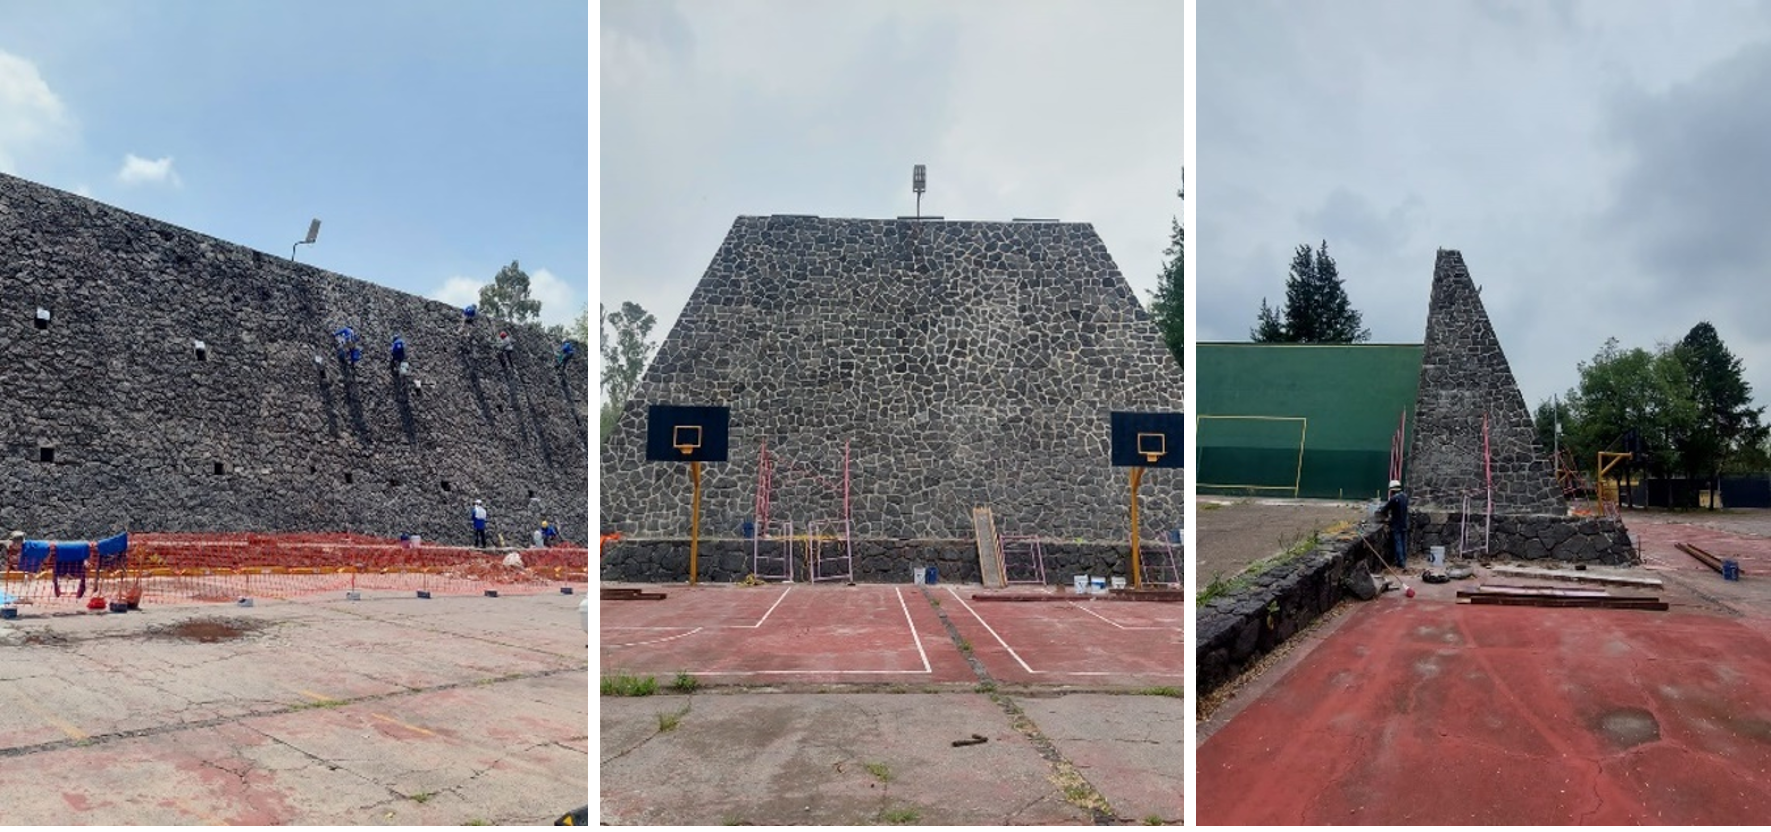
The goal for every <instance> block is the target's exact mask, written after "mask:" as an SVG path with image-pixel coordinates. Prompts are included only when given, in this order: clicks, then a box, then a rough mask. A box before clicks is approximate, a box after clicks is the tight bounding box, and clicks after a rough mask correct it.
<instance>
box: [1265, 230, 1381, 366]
mask: <svg viewBox="0 0 1771 832" xmlns="http://www.w3.org/2000/svg"><path fill="white" fill-rule="evenodd" d="M1249 337H1250V338H1251V339H1253V340H1254V341H1256V342H1259V343H1290V344H1357V343H1362V342H1365V341H1369V340H1371V330H1369V329H1365V328H1364V327H1363V326H1361V316H1360V314H1359V312H1358V311H1357V310H1355V309H1354V308H1353V303H1352V301H1351V300H1348V298H1347V289H1346V287H1345V286H1343V285H1342V283H1341V276H1340V269H1339V268H1338V267H1336V266H1335V263H1334V258H1332V257H1329V256H1328V241H1327V240H1323V241H1322V247H1321V249H1320V250H1318V251H1316V252H1311V251H1310V247H1309V246H1308V245H1300V246H1298V248H1297V251H1296V252H1295V253H1294V254H1293V255H1292V258H1291V274H1290V276H1288V277H1287V278H1286V279H1285V303H1283V304H1281V305H1280V306H1279V308H1277V309H1274V308H1272V307H1269V306H1268V305H1267V299H1266V298H1261V311H1260V313H1259V315H1258V316H1257V317H1256V319H1255V327H1254V329H1251V330H1249Z"/></svg>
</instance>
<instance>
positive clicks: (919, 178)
mask: <svg viewBox="0 0 1771 832" xmlns="http://www.w3.org/2000/svg"><path fill="white" fill-rule="evenodd" d="M928 189H929V168H928V165H917V166H916V167H914V168H911V170H910V190H913V191H915V192H916V215H917V216H918V217H920V216H922V192H923V191H926V190H928Z"/></svg>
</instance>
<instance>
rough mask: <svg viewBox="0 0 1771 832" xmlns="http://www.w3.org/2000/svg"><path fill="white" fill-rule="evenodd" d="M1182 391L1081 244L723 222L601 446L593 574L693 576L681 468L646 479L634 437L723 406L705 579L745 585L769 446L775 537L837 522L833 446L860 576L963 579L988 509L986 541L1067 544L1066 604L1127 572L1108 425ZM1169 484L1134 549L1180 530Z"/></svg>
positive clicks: (1073, 231) (1090, 233) (1047, 227)
mask: <svg viewBox="0 0 1771 832" xmlns="http://www.w3.org/2000/svg"><path fill="white" fill-rule="evenodd" d="M1182 385H1183V378H1182V373H1181V368H1180V366H1179V364H1178V363H1177V362H1175V360H1174V358H1173V357H1172V355H1170V353H1169V352H1168V350H1167V348H1166V347H1165V346H1164V345H1163V343H1162V338H1161V335H1160V334H1159V333H1158V332H1157V329H1156V326H1155V324H1154V323H1153V322H1152V321H1151V319H1150V317H1149V315H1148V314H1147V313H1146V312H1145V311H1144V310H1143V308H1142V307H1141V306H1140V305H1139V303H1138V301H1137V297H1136V295H1135V294H1134V293H1133V291H1132V289H1131V286H1130V285H1129V284H1127V283H1126V281H1125V278H1124V277H1123V276H1121V275H1120V273H1119V270H1118V268H1117V267H1116V266H1115V265H1114V263H1113V259H1112V257H1111V256H1110V255H1109V254H1108V253H1107V249H1106V246H1105V245H1104V244H1103V243H1102V242H1101V239H1100V237H1099V236H1098V235H1097V234H1096V233H1095V231H1094V229H1093V227H1092V226H1089V225H1086V224H1078V223H1047V222H1040V223H1029V222H1014V223H1005V222H945V221H933V220H930V221H914V220H865V219H820V218H817V217H801V216H773V217H740V218H738V220H737V221H736V222H735V223H733V225H732V229H731V231H730V233H729V234H727V236H726V239H725V242H724V243H723V244H722V245H721V246H720V248H719V251H718V252H717V253H716V254H715V255H714V257H713V262H712V263H711V264H710V265H709V266H708V269H707V272H706V273H705V275H704V276H703V277H702V278H701V281H700V283H699V284H698V285H697V286H696V288H695V291H694V293H693V295H692V296H691V297H690V298H689V302H688V304H687V305H686V306H685V307H684V309H683V312H682V315H681V317H680V318H679V319H678V321H677V324H676V326H675V327H674V328H673V329H672V330H671V332H670V335H669V336H668V337H667V338H666V339H665V342H664V344H663V346H662V347H661V348H660V349H659V351H658V355H657V357H656V358H655V359H654V360H653V362H652V365H651V367H650V368H649V369H648V370H647V371H646V375H645V378H644V379H642V381H641V383H640V386H639V390H638V391H637V393H636V394H635V395H634V397H633V398H632V399H631V400H629V401H628V402H626V404H625V405H624V406H623V408H622V412H621V416H620V421H619V423H618V425H617V426H616V429H615V431H614V433H613V434H612V435H611V436H610V437H609V439H608V441H607V442H606V443H605V444H604V446H603V453H602V457H601V460H602V461H601V465H602V478H601V493H602V523H603V525H604V527H605V528H610V529H613V530H615V531H618V532H620V533H622V535H623V536H624V540H623V541H622V542H621V543H619V544H616V545H613V546H611V548H610V550H609V553H608V556H607V558H606V559H605V561H604V570H603V574H604V576H605V577H606V578H611V579H613V578H627V579H650V580H659V579H668V580H681V579H683V578H684V577H685V576H686V561H687V558H686V550H687V545H686V538H687V537H688V533H689V509H690V505H689V503H690V487H689V479H688V474H687V470H686V469H687V467H688V466H687V465H684V464H672V463H662V462H647V461H646V460H645V420H646V409H647V406H648V405H650V404H679V405H691V404H692V405H724V406H729V407H730V408H731V444H730V447H731V456H730V461H729V462H727V463H725V464H709V465H707V466H706V467H705V468H704V472H703V475H702V490H703V505H702V526H701V528H702V534H703V535H704V536H705V537H708V538H712V539H713V541H714V542H713V543H711V544H710V545H711V546H712V548H711V549H704V550H703V554H704V555H705V554H707V553H708V552H710V551H711V552H719V553H724V554H716V555H715V556H714V557H712V558H708V557H703V559H702V566H703V574H704V576H707V577H714V578H717V579H731V578H737V577H742V576H743V575H744V574H746V573H747V572H749V571H750V570H749V567H750V564H749V559H748V554H749V551H750V546H749V544H748V542H746V541H745V539H744V538H745V533H744V529H745V526H746V524H747V523H749V522H753V521H754V515H755V513H756V512H755V505H756V494H757V490H758V469H759V459H760V453H761V450H762V445H763V443H764V442H767V445H768V449H769V451H770V452H771V453H773V454H776V455H778V456H779V458H780V460H781V461H780V462H779V463H777V464H776V465H775V467H774V470H773V474H772V477H773V490H772V495H771V509H770V513H769V520H770V526H771V531H772V532H774V533H777V534H779V533H780V532H781V531H783V527H782V522H783V521H791V522H792V523H793V524H794V528H795V530H796V532H797V533H800V534H803V533H804V530H805V528H806V524H807V522H808V521H812V520H822V521H832V520H837V519H840V517H841V514H842V503H841V499H842V498H841V485H842V473H843V472H842V464H843V452H844V447H845V444H846V446H847V448H848V452H849V459H850V488H851V489H852V492H851V497H850V501H851V505H852V519H853V533H854V537H855V539H856V540H857V541H859V542H860V543H858V545H857V547H856V551H857V560H858V562H857V564H856V572H857V575H863V576H877V577H883V578H885V579H888V580H898V581H906V580H908V579H909V573H908V571H907V570H905V569H903V568H900V567H901V566H903V565H906V564H913V563H918V562H926V563H928V564H930V565H934V564H937V563H940V564H943V565H942V567H941V568H942V572H941V574H942V575H943V576H948V577H953V578H964V577H966V576H967V574H969V575H970V576H971V577H972V578H973V579H975V578H976V575H977V555H976V550H975V543H974V537H973V526H972V509H973V507H975V506H989V507H990V508H991V509H992V510H993V512H994V515H995V518H996V523H997V528H998V531H999V532H1000V533H1005V534H1015V533H1020V534H1036V535H1039V536H1040V537H1041V538H1043V539H1045V540H1047V541H1051V543H1050V544H1048V548H1051V549H1052V550H1053V551H1054V552H1056V551H1059V547H1057V543H1059V542H1062V543H1063V544H1064V546H1063V547H1062V549H1061V551H1063V552H1065V553H1068V554H1061V555H1059V554H1054V555H1052V556H1051V557H1048V569H1047V575H1048V578H1049V579H1050V580H1053V581H1062V582H1068V581H1069V574H1070V572H1071V571H1072V570H1076V571H1081V570H1083V569H1085V568H1086V565H1087V564H1095V565H1096V568H1099V566H1100V565H1101V564H1107V563H1123V562H1124V560H1125V558H1124V555H1125V554H1127V553H1128V552H1129V529H1128V526H1129V518H1128V514H1127V512H1128V508H1129V505H1128V501H1129V485H1128V482H1127V472H1126V471H1125V470H1122V469H1116V468H1112V467H1110V466H1109V460H1108V449H1109V432H1108V414H1109V412H1111V411H1114V410H1134V411H1166V412H1177V413H1178V412H1180V410H1181V401H1182ZM1181 474H1182V472H1181V471H1180V470H1178V469H1177V470H1171V471H1160V472H1158V471H1151V472H1148V474H1147V475H1146V477H1145V479H1144V484H1143V487H1142V491H1141V495H1142V501H1141V510H1142V512H1143V514H1142V517H1143V518H1145V520H1144V525H1145V537H1146V538H1147V539H1149V538H1155V537H1157V536H1159V535H1160V534H1161V533H1162V532H1163V531H1165V530H1167V529H1171V528H1177V527H1179V526H1180V525H1181V517H1182V515H1181V507H1182V492H1183V478H1182V476H1181ZM722 539H723V540H724V541H725V542H724V543H720V542H718V541H720V540H722ZM862 544H865V545H862ZM947 564H951V565H952V568H954V569H957V570H958V574H955V573H954V572H950V571H948V568H949V567H948V566H947ZM968 570H969V573H968ZM1122 571H1123V567H1122ZM1095 574H1102V573H1101V572H1098V571H1097V572H1096V573H1095Z"/></svg>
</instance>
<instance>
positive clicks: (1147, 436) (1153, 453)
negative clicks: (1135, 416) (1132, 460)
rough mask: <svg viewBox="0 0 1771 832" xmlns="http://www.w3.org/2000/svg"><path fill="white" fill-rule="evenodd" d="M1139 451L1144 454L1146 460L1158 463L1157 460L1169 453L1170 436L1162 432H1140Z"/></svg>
mask: <svg viewBox="0 0 1771 832" xmlns="http://www.w3.org/2000/svg"><path fill="white" fill-rule="evenodd" d="M1138 453H1139V454H1142V455H1143V457H1144V461H1145V462H1148V463H1150V464H1152V465H1154V464H1156V460H1159V459H1161V458H1162V457H1163V455H1165V454H1167V453H1168V437H1167V436H1166V435H1164V434H1160V433H1140V434H1138Z"/></svg>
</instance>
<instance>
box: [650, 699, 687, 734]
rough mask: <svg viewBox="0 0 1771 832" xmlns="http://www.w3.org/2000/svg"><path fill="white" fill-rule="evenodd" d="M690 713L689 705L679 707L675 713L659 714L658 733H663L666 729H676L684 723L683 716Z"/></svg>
mask: <svg viewBox="0 0 1771 832" xmlns="http://www.w3.org/2000/svg"><path fill="white" fill-rule="evenodd" d="M688 715H689V706H687V705H684V706H682V707H681V708H678V709H677V710H676V712H675V713H668V714H667V713H660V714H658V733H660V734H662V733H664V732H665V731H675V730H676V726H678V725H681V724H682V723H683V717H685V716H688Z"/></svg>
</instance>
